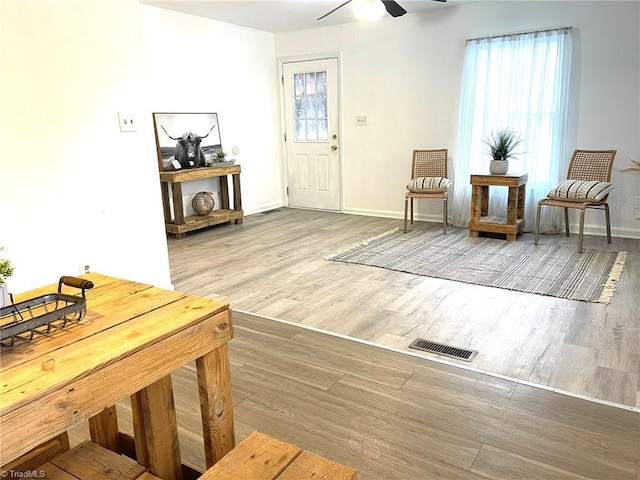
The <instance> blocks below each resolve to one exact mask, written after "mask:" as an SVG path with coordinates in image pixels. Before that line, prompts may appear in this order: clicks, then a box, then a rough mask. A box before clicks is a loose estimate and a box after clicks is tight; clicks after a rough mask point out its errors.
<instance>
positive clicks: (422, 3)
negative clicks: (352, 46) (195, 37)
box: [140, 0, 477, 33]
mask: <svg viewBox="0 0 640 480" xmlns="http://www.w3.org/2000/svg"><path fill="white" fill-rule="evenodd" d="M470 1H477V0H447V3H442V2H439V1H434V0H398V3H399V4H400V5H401V6H402V7H403V8H404V9H405V10H406V11H407V13H415V12H420V11H424V10H429V9H432V8H447V7H450V6H452V5H460V4H462V3H469V2H470ZM344 2H345V0H140V3H144V4H147V5H154V6H156V7H161V8H166V9H169V10H175V11H178V12H183V13H188V14H191V15H197V16H200V17H207V18H212V19H215V20H220V21H223V22H227V23H233V24H235V25H241V26H244V27H249V28H255V29H257V30H263V31H266V32H274V33H275V32H290V31H295V30H304V29H308V28H317V27H323V26H327V25H339V24H342V23H352V22H356V21H358V20H357V18H356V17H355V15H354V13H353V8H352V5H351V4H350V5H345V6H344V7H342V8H341V9H339V10H338V11H336V12H334V13H332V14H331V15H329V16H328V17H326V18H323V19H322V20H320V21H317V20H316V19H317V18H318V17H321V16H322V15H324V14H325V13H327V12H329V11H330V10H332V9H333V8H335V7H337V6H339V5H340V4H342V3H344ZM383 18H391V17H390V16H389V15H388V14H385V17H383Z"/></svg>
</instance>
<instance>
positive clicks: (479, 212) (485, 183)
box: [469, 173, 529, 241]
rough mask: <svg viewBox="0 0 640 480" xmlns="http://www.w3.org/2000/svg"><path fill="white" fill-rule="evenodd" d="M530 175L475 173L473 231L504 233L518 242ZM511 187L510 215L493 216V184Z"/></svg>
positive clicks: (470, 221) (508, 209) (472, 198)
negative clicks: (491, 190)
mask: <svg viewBox="0 0 640 480" xmlns="http://www.w3.org/2000/svg"><path fill="white" fill-rule="evenodd" d="M528 178H529V176H528V175H527V174H526V173H523V174H518V175H471V189H472V190H471V218H470V219H469V234H470V235H471V236H472V237H477V236H478V235H479V234H480V233H500V234H503V235H506V239H507V241H514V240H515V239H516V235H517V234H518V233H520V232H521V231H522V229H523V228H524V202H525V193H526V184H527V180H528ZM492 186H499V187H507V188H509V195H508V205H507V215H506V217H504V216H495V215H489V187H492Z"/></svg>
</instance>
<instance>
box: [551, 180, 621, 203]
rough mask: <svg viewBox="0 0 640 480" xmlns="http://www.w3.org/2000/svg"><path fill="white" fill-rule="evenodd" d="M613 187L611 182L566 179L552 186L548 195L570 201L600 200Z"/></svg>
mask: <svg viewBox="0 0 640 480" xmlns="http://www.w3.org/2000/svg"><path fill="white" fill-rule="evenodd" d="M612 189H613V185H612V184H611V183H609V182H597V181H587V180H565V181H564V182H562V183H561V184H559V185H558V186H557V187H555V188H552V189H551V191H550V192H549V195H547V196H548V197H549V198H555V199H558V200H568V201H570V202H584V201H591V202H599V201H600V200H602V199H603V198H604V197H606V196H607V195H608V194H609V192H610V191H611V190H612Z"/></svg>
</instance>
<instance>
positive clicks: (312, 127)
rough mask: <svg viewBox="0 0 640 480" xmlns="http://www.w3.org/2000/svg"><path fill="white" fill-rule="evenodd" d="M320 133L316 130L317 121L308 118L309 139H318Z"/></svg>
mask: <svg viewBox="0 0 640 480" xmlns="http://www.w3.org/2000/svg"><path fill="white" fill-rule="evenodd" d="M317 139H318V133H317V130H316V121H315V120H307V140H317Z"/></svg>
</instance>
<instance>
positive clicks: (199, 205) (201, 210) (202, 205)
mask: <svg viewBox="0 0 640 480" xmlns="http://www.w3.org/2000/svg"><path fill="white" fill-rule="evenodd" d="M215 205H216V202H215V200H214V199H213V195H212V194H211V192H198V193H196V195H195V197H193V200H191V206H192V207H193V209H194V210H195V212H196V213H197V214H198V215H200V216H204V215H209V214H210V213H211V212H213V207H215Z"/></svg>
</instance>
